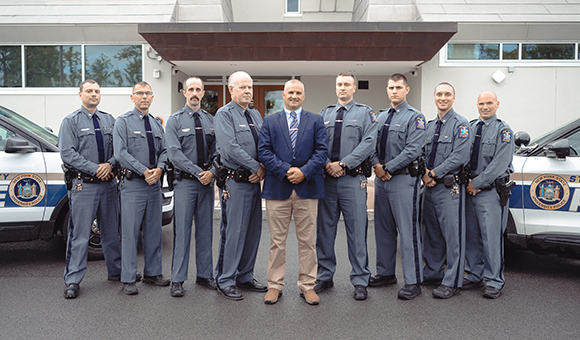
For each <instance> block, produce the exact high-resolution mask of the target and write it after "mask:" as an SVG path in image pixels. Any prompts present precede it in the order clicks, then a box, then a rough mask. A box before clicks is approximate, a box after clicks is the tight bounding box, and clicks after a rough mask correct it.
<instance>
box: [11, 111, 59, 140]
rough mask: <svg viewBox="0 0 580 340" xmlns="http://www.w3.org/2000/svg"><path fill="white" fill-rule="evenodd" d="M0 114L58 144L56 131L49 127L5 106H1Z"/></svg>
mask: <svg viewBox="0 0 580 340" xmlns="http://www.w3.org/2000/svg"><path fill="white" fill-rule="evenodd" d="M0 115H2V116H4V117H6V118H8V119H10V120H12V121H13V122H15V123H17V124H19V125H22V126H23V127H25V128H26V129H28V130H30V131H32V132H34V133H35V134H37V135H38V136H40V137H41V138H42V139H44V140H46V141H47V142H49V143H51V144H53V145H54V146H57V144H58V137H57V136H56V135H55V134H54V133H52V132H50V131H48V130H47V129H45V128H43V127H41V126H39V125H37V124H35V123H33V122H32V121H31V120H28V119H26V118H25V117H23V116H21V115H19V114H18V113H16V112H14V111H12V110H9V109H7V108H5V107H3V106H0Z"/></svg>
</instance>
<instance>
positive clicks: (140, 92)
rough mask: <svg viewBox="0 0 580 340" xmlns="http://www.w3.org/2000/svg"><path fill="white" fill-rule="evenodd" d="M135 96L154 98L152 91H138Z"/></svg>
mask: <svg viewBox="0 0 580 340" xmlns="http://www.w3.org/2000/svg"><path fill="white" fill-rule="evenodd" d="M133 94H134V95H136V96H139V97H143V96H152V95H153V92H151V91H147V92H143V91H137V92H134V93H133Z"/></svg>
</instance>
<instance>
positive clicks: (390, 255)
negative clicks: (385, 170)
mask: <svg viewBox="0 0 580 340" xmlns="http://www.w3.org/2000/svg"><path fill="white" fill-rule="evenodd" d="M419 182H420V178H419V177H411V176H410V175H397V176H393V178H391V180H389V181H382V180H380V179H379V178H376V179H375V239H376V242H377V274H379V275H384V276H387V275H394V274H395V263H396V258H397V231H398V232H399V237H400V244H401V263H402V266H403V276H404V278H405V284H409V285H412V284H417V283H421V281H422V280H423V255H422V250H421V229H420V228H421V223H420V221H419V204H420V198H421V196H420V192H419V189H420V186H419Z"/></svg>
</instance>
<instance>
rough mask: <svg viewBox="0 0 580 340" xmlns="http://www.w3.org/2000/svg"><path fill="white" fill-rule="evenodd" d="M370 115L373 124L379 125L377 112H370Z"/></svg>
mask: <svg viewBox="0 0 580 340" xmlns="http://www.w3.org/2000/svg"><path fill="white" fill-rule="evenodd" d="M369 115H370V116H371V122H373V123H378V122H379V121H378V120H377V115H376V113H375V111H373V110H370V111H369Z"/></svg>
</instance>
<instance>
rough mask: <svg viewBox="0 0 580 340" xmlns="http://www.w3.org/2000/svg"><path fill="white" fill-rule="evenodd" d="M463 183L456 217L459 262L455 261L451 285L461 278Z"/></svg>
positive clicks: (460, 188)
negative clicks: (453, 279)
mask: <svg viewBox="0 0 580 340" xmlns="http://www.w3.org/2000/svg"><path fill="white" fill-rule="evenodd" d="M462 189H463V185H460V186H459V209H458V210H459V211H458V214H457V215H458V217H459V220H458V221H457V222H458V225H459V230H458V234H459V262H458V263H457V272H456V273H455V285H454V286H453V287H458V286H459V280H463V268H461V267H462V266H461V265H460V264H461V250H462V249H461V237H462V236H463V235H462V232H461V231H462V225H463V224H462V222H461V221H462V220H463V211H464V209H462V206H463V204H462V203H461V202H463V192H464V190H462Z"/></svg>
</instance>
